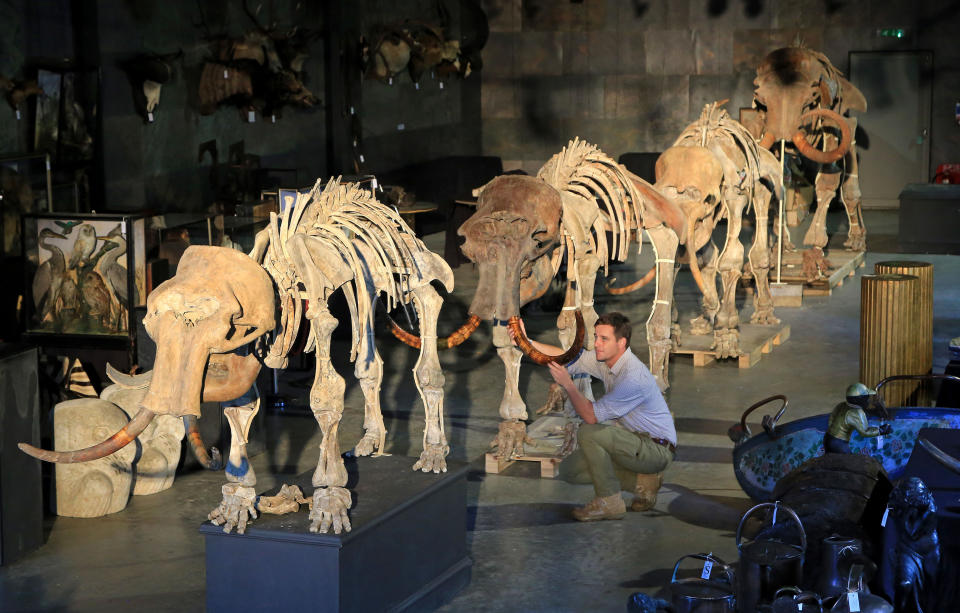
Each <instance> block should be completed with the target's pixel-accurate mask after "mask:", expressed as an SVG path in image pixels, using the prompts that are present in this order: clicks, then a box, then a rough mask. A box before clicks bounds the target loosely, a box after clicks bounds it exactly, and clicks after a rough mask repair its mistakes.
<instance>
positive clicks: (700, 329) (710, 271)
mask: <svg viewBox="0 0 960 613" xmlns="http://www.w3.org/2000/svg"><path fill="white" fill-rule="evenodd" d="M687 245H688V246H687V256H688V257H689V258H690V259H691V262H692V261H693V259H694V258H696V257H697V254H696V252H695V251H691V249H690V247H689V241H688V242H687ZM719 255H720V251H719V250H718V249H717V246H716V245H715V244H714V243H713V241H710V242H709V243H708V244H707V252H706V256H707V261H706V263H705V265H704V267H703V272H702V275H703V299H702V301H701V313H700V315H698V316H696V317H694V318H693V319H691V320H690V333H691V334H694V335H697V336H704V335H707V334H713V327H714V324H715V322H716V319H717V311H719V310H720V296H719V295H718V294H717V261H718V259H719Z"/></svg>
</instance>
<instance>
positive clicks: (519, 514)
mask: <svg viewBox="0 0 960 613" xmlns="http://www.w3.org/2000/svg"><path fill="white" fill-rule="evenodd" d="M575 507H576V505H574V504H558V503H549V502H543V503H539V504H537V503H529V502H525V503H522V504H501V505H484V506H470V507H467V531H468V532H483V531H486V530H507V529H510V528H531V527H539V526H552V525H555V524H570V523H575V521H576V520H574V519H573V517H572V516H571V512H572V511H573V509H574V508H575Z"/></svg>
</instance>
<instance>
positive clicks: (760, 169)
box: [654, 102, 781, 357]
mask: <svg viewBox="0 0 960 613" xmlns="http://www.w3.org/2000/svg"><path fill="white" fill-rule="evenodd" d="M656 173H657V182H656V184H655V186H654V187H656V188H657V191H659V192H660V193H661V194H663V195H664V196H666V197H667V198H668V199H670V200H672V201H674V202H675V203H676V204H677V205H678V206H679V207H680V208H681V209H682V210H683V212H684V215H685V216H686V218H687V219H686V226H687V240H686V248H687V254H688V257H689V261H690V270H691V272H692V273H693V277H694V279H695V280H696V281H697V285H698V286H699V288H700V291H701V292H702V294H703V302H702V312H701V314H700V315H699V316H697V317H696V318H695V319H693V320H692V321H691V324H692V326H691V331H692V332H693V334H698V335H705V334H713V335H714V348H715V349H716V350H717V354H718V355H719V356H720V357H736V356H738V355H740V348H739V331H738V326H739V323H740V316H739V314H738V313H737V305H736V289H737V283H738V281H739V280H740V276H741V268H742V266H743V256H744V253H743V251H744V249H743V244H742V243H741V242H740V230H741V227H742V222H743V216H744V214H745V213H746V211H747V210H748V209H749V208H750V206H751V205H752V206H753V212H754V218H755V221H756V224H755V228H754V238H753V245H752V246H751V248H750V251H749V254H748V258H749V261H750V267H751V269H752V272H753V277H754V282H755V284H756V290H757V294H756V302H755V309H754V313H753V316H752V317H751V318H750V322H751V323H756V324H778V323H780V320H778V319H777V318H776V317H774V314H773V299H772V297H771V296H770V282H769V271H770V267H771V261H770V251H769V249H768V248H767V213H768V208H769V204H770V199H771V196H772V194H773V193H774V191H775V190H776V189H777V188H778V187H777V186H779V185H780V183H781V174H780V164H779V162H778V161H777V159H776V158H775V157H774V156H773V154H772V153H770V152H769V151H767V150H765V149H761V148H760V147H758V146H757V143H756V141H755V140H754V139H753V137H752V136H751V134H750V132H748V131H747V129H746V128H745V127H743V126H742V125H741V124H740V123H739V122H737V121H734V120H733V119H731V118H730V116H729V115H728V114H727V112H726V111H725V110H724V109H722V108H720V104H719V103H716V102H714V103H712V104H708V105H706V106H705V107H704V108H703V112H702V113H701V115H700V118H699V119H698V120H697V121H695V122H693V123H691V124H690V125H689V126H687V128H686V129H685V130H684V131H683V132H682V133H681V134H680V136H679V137H678V138H677V140H676V141H675V142H674V143H673V146H671V147H670V148H669V149H667V150H666V151H664V152H663V154H662V155H661V156H660V158H659V159H657V165H656ZM723 216H726V217H727V236H726V241H725V242H724V244H723V248H722V249H720V250H718V249H717V247H716V245H714V244H713V242H712V240H711V236H712V235H713V230H714V228H715V227H716V225H717V222H718V221H719V220H720V218H721V217H723ZM704 247H708V251H707V253H706V261H707V264H706V266H705V267H704V269H703V271H702V273H701V270H700V266H699V264H698V261H697V251H699V250H700V249H703V248H704ZM718 272H719V273H720V288H721V294H720V295H718V293H717V285H716V275H717V273H718Z"/></svg>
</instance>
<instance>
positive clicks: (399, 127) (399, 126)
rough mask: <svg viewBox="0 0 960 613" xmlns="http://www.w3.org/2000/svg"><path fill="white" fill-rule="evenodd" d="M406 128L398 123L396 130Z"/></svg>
mask: <svg viewBox="0 0 960 613" xmlns="http://www.w3.org/2000/svg"><path fill="white" fill-rule="evenodd" d="M406 127H407V126H405V125H404V124H402V123H398V124H397V130H405V129H406Z"/></svg>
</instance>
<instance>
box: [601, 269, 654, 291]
mask: <svg viewBox="0 0 960 613" xmlns="http://www.w3.org/2000/svg"><path fill="white" fill-rule="evenodd" d="M656 276H657V265H656V264H654V265H653V268H651V269H650V270H649V271H647V274H645V275H643V278H642V279H639V280H637V281H634V282H633V283H631V284H630V285H625V286H623V287H612V286H611V285H610V284H609V283H608V284H607V292H608V293H610V294H613V295H614V296H619V295H621V294H629V293H630V292H633V291H636V290H638V289H640V288H641V287H643V286H644V285H646V284H647V283H650V282H651V281H653V280H654V279H655V278H656Z"/></svg>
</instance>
